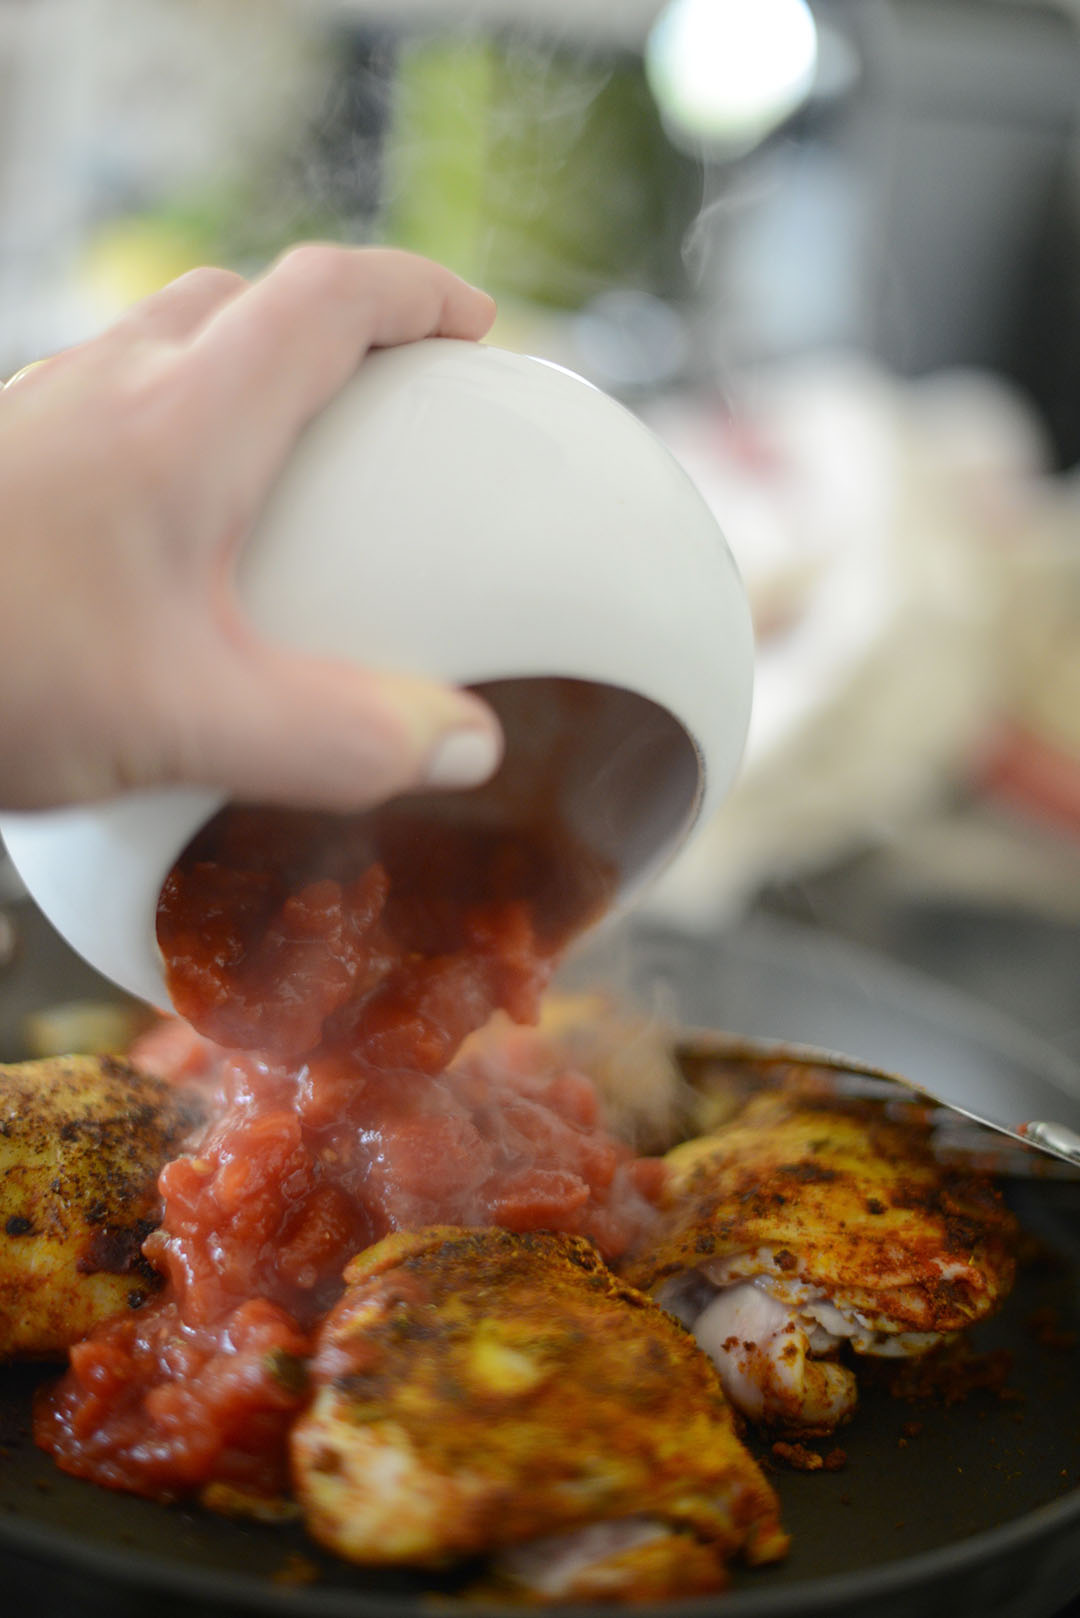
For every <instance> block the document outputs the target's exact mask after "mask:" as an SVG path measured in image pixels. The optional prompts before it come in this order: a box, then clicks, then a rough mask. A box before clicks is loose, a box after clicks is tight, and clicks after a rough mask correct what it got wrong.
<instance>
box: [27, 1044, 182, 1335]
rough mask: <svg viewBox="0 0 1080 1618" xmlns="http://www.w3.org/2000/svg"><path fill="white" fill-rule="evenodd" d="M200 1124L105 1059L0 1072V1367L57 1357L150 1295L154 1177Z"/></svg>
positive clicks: (178, 1096)
mask: <svg viewBox="0 0 1080 1618" xmlns="http://www.w3.org/2000/svg"><path fill="white" fill-rule="evenodd" d="M199 1116H200V1114H199V1108H198V1106H197V1104H196V1103H195V1102H194V1101H193V1100H192V1098H191V1097H190V1095H188V1094H186V1093H185V1092H183V1091H180V1090H177V1089H174V1088H173V1087H172V1086H171V1085H168V1084H165V1083H163V1082H162V1081H161V1080H159V1079H153V1078H149V1077H147V1076H146V1075H145V1074H141V1073H137V1072H136V1071H135V1070H134V1068H131V1067H129V1066H127V1064H126V1063H123V1062H119V1061H116V1060H114V1059H113V1058H111V1057H107V1056H64V1057H51V1058H49V1059H47V1060H44V1061H36V1062H20V1063H16V1064H14V1065H11V1066H0V1359H3V1358H7V1357H11V1356H16V1355H20V1356H27V1357H32V1358H38V1359H46V1358H62V1357H63V1355H64V1352H65V1351H66V1349H67V1348H68V1347H69V1346H70V1345H71V1344H72V1343H74V1342H77V1341H78V1340H79V1339H80V1338H81V1337H85V1336H86V1334H87V1332H88V1331H90V1329H91V1328H92V1327H93V1326H95V1325H96V1324H97V1323H98V1322H99V1321H101V1320H104V1319H106V1318H107V1317H108V1316H109V1315H113V1314H116V1313H117V1312H118V1311H120V1310H122V1309H125V1308H131V1307H138V1305H139V1304H140V1303H141V1302H142V1301H143V1300H144V1299H145V1298H146V1297H147V1295H148V1294H149V1293H151V1292H152V1291H153V1290H154V1289H155V1288H156V1286H157V1285H158V1284H159V1278H158V1276H157V1274H156V1272H155V1271H154V1270H153V1269H152V1268H151V1267H150V1265H148V1264H147V1262H146V1260H145V1259H144V1258H143V1257H142V1255H141V1253H140V1248H141V1245H142V1242H143V1240H144V1239H145V1237H146V1236H147V1235H148V1234H149V1232H150V1231H151V1230H152V1229H153V1227H154V1225H155V1224H156V1223H157V1220H158V1217H159V1203H158V1194H157V1176H158V1172H159V1171H160V1169H161V1168H162V1166H163V1165H164V1164H165V1163H166V1162H167V1161H168V1159H169V1158H170V1157H175V1156H176V1153H177V1151H178V1150H179V1148H180V1144H181V1142H182V1140H183V1138H184V1137H185V1136H186V1135H187V1134H188V1133H189V1132H190V1131H191V1129H192V1128H193V1127H194V1126H195V1124H196V1123H197V1122H198V1121H199Z"/></svg>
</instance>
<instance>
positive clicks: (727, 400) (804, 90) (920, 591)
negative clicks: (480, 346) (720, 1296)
mask: <svg viewBox="0 0 1080 1618" xmlns="http://www.w3.org/2000/svg"><path fill="white" fill-rule="evenodd" d="M1078 30H1080V0H1072V3H1066V0H1060V3H1059V4H1036V3H1030V4H1029V3H1021V0H812V3H808V0H672V3H670V4H662V3H661V0H476V3H472V0H303V3H302V0H295V3H291V4H290V3H288V0H0V376H3V375H7V374H10V373H12V372H14V371H15V370H17V369H18V368H19V367H20V366H21V365H23V364H25V363H27V362H28V361H29V360H32V359H34V358H36V357H38V356H40V355H43V354H46V353H49V352H51V351H53V350H55V349H57V348H59V347H62V346H64V345H66V344H69V343H72V342H75V341H78V340H79V339H80V338H82V337H84V336H86V335H87V334H89V333H91V332H93V331H95V330H96V329H98V328H99V327H100V326H101V325H102V324H103V323H104V322H106V321H108V320H109V319H110V318H111V317H112V316H114V315H115V314H116V313H117V312H118V311H119V310H121V309H122V308H124V307H125V306H126V305H127V304H128V303H130V302H131V301H132V300H133V299H134V298H137V297H139V296H142V295H143V294H145V293H148V292H150V291H152V290H154V289H155V288H156V287H157V286H159V285H161V284H162V283H163V282H165V281H166V280H168V279H170V278H171V277H173V276H174V275H176V274H179V273H180V272H182V271H183V270H185V269H187V268H189V267H191V266H193V265H195V264H199V263H203V262H207V261H212V262H218V263H225V264H230V265H233V266H235V267H236V268H238V269H240V270H242V271H245V272H257V271H258V270H259V269H260V268H261V267H263V266H264V265H265V264H266V263H267V262H268V261H269V260H271V259H272V258H273V257H274V256H275V255H276V254H277V253H278V252H279V251H280V250H281V249H282V248H284V247H285V246H286V245H287V244H289V243H290V242H291V241H293V240H295V239H297V238H300V237H306V236H318V237H322V238H327V239H333V240H341V241H348V242H389V243H395V244H399V245H403V246H406V247H410V248H413V249H416V250H418V251H421V252H424V253H428V254H431V255H432V256H434V257H436V258H439V259H442V260H444V261H445V262H447V263H449V264H450V265H452V266H453V267H454V268H455V269H457V270H459V271H460V272H461V273H463V274H464V275H466V276H467V277H468V278H469V279H470V280H473V281H477V282H479V283H481V284H483V285H485V286H487V287H488V288H489V289H490V290H491V291H493V292H494V293H495V294H496V295H497V297H498V298H499V301H500V316H499V322H498V325H497V328H496V331H495V333H494V340H495V341H497V342H500V343H502V344H504V345H505V346H508V347H512V348H520V349H522V350H525V351H528V352H532V353H538V354H542V355H545V356H547V357H550V358H553V359H556V360H558V361H560V362H562V363H565V364H568V365H570V366H572V367H573V368H574V369H576V370H579V371H581V372H583V373H584V374H586V375H587V376H589V377H590V378H591V379H593V380H594V381H595V382H597V383H599V384H600V385H601V386H602V387H604V388H606V389H607V390H609V391H610V392H612V393H614V394H616V395H617V396H619V397H620V398H622V399H623V400H624V402H625V403H626V404H628V405H629V407H630V408H631V409H633V410H635V411H637V412H639V413H640V414H641V415H642V416H643V417H644V418H645V419H646V420H647V421H649V422H650V423H651V424H652V426H653V427H654V428H655V429H656V430H657V431H658V432H659V433H660V434H661V435H662V436H663V437H664V438H665V439H666V441H667V442H668V444H669V445H670V447H671V449H672V451H673V452H674V453H675V455H676V456H677V457H679V458H680V459H681V460H682V461H683V463H684V464H685V466H686V467H687V469H688V471H689V472H690V474H691V475H692V476H693V477H694V479H695V480H696V481H697V483H698V485H699V486H700V488H701V490H702V491H703V493H704V495H705V497H706V499H707V500H708V501H709V502H710V504H711V505H712V506H713V508H714V510H715V511H716V513H717V516H718V518H719V520H720V522H721V524H722V526H723V528H724V530H725V532H726V533H727V535H728V538H729V540H730V543H731V545H732V548H733V550H734V552H735V555H736V558H737V560H738V562H739V565H740V567H741V569H742V571H743V575H744V577H745V579H746V582H747V585H748V588H749V591H750V594H751V598H752V604H753V610H754V616H755V622H756V626H757V633H758V642H759V662H758V679H757V697H756V705H755V712H754V719H753V725H752V731H751V737H750V743H749V748H748V754H747V760H746V765H745V769H744V771H743V775H742V777H741V780H740V782H739V784H738V786H737V787H736V789H735V791H734V793H733V794H732V796H731V799H730V801H729V802H728V803H727V804H726V805H725V806H724V808H723V809H722V810H721V812H720V814H719V815H718V817H717V819H716V821H715V822H714V823H713V824H712V825H710V826H709V827H708V828H706V830H705V832H704V833H703V835H702V836H701V837H700V838H699V840H698V841H697V843H696V844H695V845H694V847H693V848H692V849H691V850H690V851H688V853H687V854H686V855H685V856H683V857H682V858H681V859H680V860H679V862H678V863H677V864H676V865H675V867H674V868H673V869H672V870H671V871H670V872H669V873H668V874H667V875H666V876H665V877H664V878H663V879H662V881H661V882H660V884H659V885H658V887H657V888H656V890H655V891H654V892H653V894H652V895H651V896H650V898H649V900H648V901H647V912H648V915H649V917H650V918H651V919H652V920H653V921H654V922H658V923H662V924H663V925H664V926H667V927H676V928H678V929H680V930H684V931H687V932H690V933H693V934H695V935H701V936H703V937H708V936H714V935H715V934H716V933H717V932H718V931H720V932H723V931H724V930H725V929H731V928H733V927H738V926H740V925H742V924H743V923H744V922H745V921H746V919H747V918H753V917H755V916H760V915H766V916H771V917H779V918H781V919H782V920H783V921H785V922H788V921H791V922H793V923H798V922H804V923H807V924H811V925H813V926H816V927H823V928H825V929H827V930H828V931H829V932H830V933H834V934H835V933H839V934H841V935H843V936H845V937H847V938H849V939H852V940H855V941H857V942H860V943H863V944H868V945H870V946H872V947H873V948H875V949H877V950H880V951H884V952H885V953H886V954H888V955H889V956H891V957H893V958H894V959H899V960H902V961H906V962H909V963H911V964H914V965H917V966H919V967H921V968H922V969H923V970H926V971H929V972H930V973H932V974H933V975H935V976H937V977H939V978H943V979H946V980H951V981H953V982H955V983H957V984H959V985H961V986H964V987H967V988H969V989H972V990H974V991H975V992H976V993H977V994H978V995H980V996H981V997H982V998H983V999H985V1000H990V1001H993V1002H994V1003H996V1004H997V1005H998V1006H1000V1007H1002V1008H1004V1009H1006V1010H1008V1011H1010V1012H1011V1013H1012V1014H1013V1015H1014V1016H1016V1017H1018V1018H1019V1019H1021V1020H1022V1021H1024V1022H1026V1023H1028V1024H1029V1025H1030V1026H1032V1027H1033V1028H1035V1029H1037V1030H1039V1031H1040V1032H1042V1033H1043V1034H1046V1035H1049V1036H1050V1037H1051V1038H1052V1039H1053V1040H1055V1041H1056V1042H1057V1043H1058V1044H1059V1045H1061V1046H1062V1047H1063V1048H1064V1049H1065V1050H1066V1051H1068V1052H1071V1053H1072V1054H1074V1055H1078V1056H1080V1016H1078V1013H1077V1009H1076V1008H1077V996H1076V990H1075V984H1076V965H1077V952H1076V947H1075V944H1076V924H1077V922H1078V920H1080V471H1078V470H1077V469H1078V466H1080V382H1078V367H1080V140H1078V112H1080V32H1078ZM569 587H570V585H569V583H568V588H569ZM7 882H8V893H9V895H11V894H13V893H14V880H13V877H12V875H11V873H10V870H9V872H8V876H7ZM5 936H7V935H5V934H4V932H3V929H2V928H0V954H2V952H3V950H4V949H5V948H8V949H9V950H13V949H14V948H15V947H16V940H15V936H14V932H11V935H10V939H9V942H8V943H7V944H6V945H5V944H4V938H5Z"/></svg>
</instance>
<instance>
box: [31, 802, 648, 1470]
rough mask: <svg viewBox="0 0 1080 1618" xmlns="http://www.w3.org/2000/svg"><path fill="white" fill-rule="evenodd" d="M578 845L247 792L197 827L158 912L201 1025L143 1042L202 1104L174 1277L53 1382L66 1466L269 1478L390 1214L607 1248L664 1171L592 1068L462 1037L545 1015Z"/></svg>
mask: <svg viewBox="0 0 1080 1618" xmlns="http://www.w3.org/2000/svg"><path fill="white" fill-rule="evenodd" d="M418 849H419V850H420V851H421V855H422V857H418ZM565 855H566V849H565V847H563V848H561V849H559V848H556V849H555V850H552V849H551V848H547V847H544V846H542V845H539V844H538V845H536V846H529V845H527V844H523V843H521V842H515V843H513V844H511V843H508V842H507V840H506V839H505V837H496V836H494V835H493V834H490V833H487V834H482V833H477V832H475V831H464V830H462V829H461V828H444V829H443V830H442V831H441V832H440V833H439V834H438V837H437V838H435V839H432V838H431V837H430V836H429V837H428V838H427V839H426V840H424V841H422V842H420V843H418V841H417V837H416V829H415V828H413V829H412V832H411V834H410V835H407V836H403V835H402V834H401V832H400V829H398V830H397V831H396V832H395V833H394V834H390V833H389V832H388V833H387V834H386V835H384V836H382V837H381V838H380V837H379V836H378V835H377V834H376V835H375V836H374V840H373V837H372V835H371V834H370V833H365V837H364V840H363V841H362V842H361V841H359V840H358V838H357V836H356V833H355V831H354V830H353V829H352V826H351V824H350V823H349V822H346V821H341V820H337V819H335V818H334V817H327V816H319V815H296V814H288V813H284V812H281V813H278V812H267V811H263V812H255V811H244V810H236V809H234V810H229V811H226V812H224V813H223V814H222V815H221V816H219V817H218V819H217V821H215V822H213V823H211V826H210V827H209V828H208V829H207V831H206V832H204V833H203V834H202V835H201V837H200V838H199V840H198V841H197V842H196V843H195V844H193V845H192V847H191V849H189V850H188V852H187V854H186V855H185V857H184V859H183V860H182V861H181V862H180V864H179V865H178V866H177V868H176V869H175V870H174V871H173V873H172V874H171V876H170V878H169V881H168V883H167V884H166V887H165V889H164V890H163V894H162V900H161V904H160V907H159V918H158V937H159V941H160V943H161V946H162V951H163V954H164V957H165V960H166V964H167V969H168V974H169V983H170V988H171V990H172V994H173V998H174V1002H175V1004H176V1007H177V1009H178V1011H179V1012H180V1013H181V1015H182V1016H183V1017H185V1018H186V1019H187V1023H186V1024H185V1023H184V1022H168V1023H163V1024H162V1025H161V1026H160V1028H159V1029H157V1030H155V1031H153V1032H152V1033H151V1034H149V1035H147V1036H146V1037H145V1038H144V1040H143V1041H142V1042H141V1044H140V1046H139V1047H137V1048H136V1050H135V1052H134V1053H133V1059H134V1060H136V1061H137V1063H138V1064H139V1065H141V1066H143V1067H145V1068H146V1069H147V1070H149V1071H152V1072H155V1073H157V1074H158V1075H160V1076H162V1077H167V1078H171V1079H173V1080H174V1081H176V1082H178V1083H196V1084H199V1085H201V1086H202V1087H203V1088H204V1089H205V1090H206V1091H208V1093H209V1094H210V1096H211V1098H212V1105H211V1109H210V1111H211V1116H212V1118H213V1120H214V1121H213V1122H212V1124H211V1125H210V1126H209V1128H208V1129H207V1130H206V1131H205V1133H204V1134H203V1136H202V1137H201V1138H200V1139H199V1140H198V1141H196V1142H193V1143H191V1147H190V1149H189V1151H188V1153H187V1154H186V1155H184V1156H181V1157H179V1158H177V1159H175V1160H174V1161H173V1162H171V1163H169V1164H168V1165H166V1167H165V1168H164V1169H163V1171H162V1173H161V1176H160V1180H159V1189H160V1192H161V1198H162V1204H163V1216H162V1221H161V1225H160V1227H159V1229H158V1230H156V1231H155V1232H154V1233H153V1235H151V1236H150V1237H149V1238H148V1240H147V1242H146V1244H145V1247H144V1252H145V1254H146V1256H147V1257H148V1258H149V1259H150V1260H151V1261H152V1262H153V1264H154V1265H155V1266H156V1267H157V1269H158V1270H159V1271H160V1272H161V1273H162V1275H163V1276H164V1278H165V1285H164V1288H163V1290H162V1292H161V1293H160V1295H159V1296H158V1297H156V1298H155V1299H153V1300H152V1301H151V1302H149V1303H147V1304H145V1305H144V1306H143V1307H141V1308H139V1309H137V1310H133V1311H132V1312H130V1313H128V1314H125V1315H122V1316H118V1317H116V1318H114V1319H113V1320H111V1321H108V1322H106V1323H105V1324H104V1325H103V1326H102V1327H100V1328H99V1329H98V1330H97V1331H95V1332H94V1333H92V1334H91V1336H90V1337H88V1338H87V1339H86V1340H85V1341H83V1342H81V1343H79V1344H78V1345H77V1346H76V1347H75V1348H74V1349H73V1350H72V1352H71V1356H70V1366H69V1369H68V1371H67V1373H66V1374H65V1376H64V1377H63V1378H62V1379H61V1380H60V1382H59V1383H58V1384H57V1386H56V1387H55V1388H54V1389H53V1390H51V1391H50V1392H49V1393H48V1394H47V1395H46V1396H45V1397H43V1398H42V1399H41V1400H40V1401H39V1404H38V1408H37V1412H36V1421H35V1433H36V1437H37V1440H38V1442H39V1443H40V1444H41V1445H42V1446H43V1447H44V1448H46V1449H48V1450H50V1451H51V1452H52V1454H53V1455H54V1456H55V1458H56V1460H57V1462H58V1463H59V1465H60V1466H62V1467H63V1468H64V1469H65V1470H66V1471H70V1472H73V1473H76V1474H78V1475H80V1476H84V1477H89V1478H92V1479H94V1480H95V1481H97V1482H98V1483H102V1484H106V1485H108V1486H111V1487H114V1488H121V1489H128V1490H133V1491H135V1492H137V1493H140V1494H145V1495H149V1496H152V1497H154V1498H158V1499H171V1498H176V1497H178V1496H181V1495H184V1494H186V1493H189V1492H191V1491H194V1490H198V1489H200V1488H203V1487H204V1486H206V1485H207V1484H214V1485H223V1486H225V1487H227V1488H231V1489H234V1490H240V1491H243V1492H244V1493H245V1494H248V1495H251V1494H254V1495H263V1496H274V1495H277V1494H280V1493H282V1492H284V1491H285V1490H286V1489H287V1486H288V1476H287V1472H288V1469H287V1439H288V1432H289V1428H290V1427H291V1425H292V1422H293V1421H294V1420H295V1417H296V1415H297V1413H298V1411H299V1410H300V1409H301V1408H302V1407H303V1404H304V1402H305V1375H304V1364H305V1360H306V1358H307V1356H308V1355H309V1353H310V1352H311V1346H312V1336H313V1333H314V1331H315V1329H316V1327H317V1326H318V1324H319V1322H320V1320H321V1319H322V1318H323V1316H324V1315H325V1313H326V1312H327V1310H328V1309H329V1308H330V1307H331V1306H332V1304H333V1303H334V1302H335V1301H336V1299H337V1298H338V1297H339V1296H340V1293H341V1290H342V1281H341V1274H342V1270H343V1268H344V1265H345V1264H346V1262H347V1261H348V1259H349V1258H351V1257H352V1255H353V1254H354V1253H356V1252H357V1251H359V1250H360V1249H362V1248H364V1247H366V1246H368V1245H369V1244H370V1243H372V1242H373V1241H377V1240H378V1239H379V1238H380V1237H381V1236H383V1235H385V1234H386V1233H387V1232H388V1231H390V1230H396V1229H407V1228H417V1227H419V1226H423V1225H430V1224H456V1225H474V1226H475V1225H489V1224H498V1225H501V1226H504V1227H505V1228H508V1229H511V1230H518V1231H525V1230H535V1229H540V1228H543V1229H549V1230H551V1229H554V1230H564V1231H572V1232H577V1233H580V1234H583V1235H585V1236H588V1237H590V1238H591V1239H592V1240H593V1241H594V1242H595V1243H596V1244H597V1246H598V1247H599V1248H600V1250H601V1252H603V1253H604V1254H605V1255H606V1256H607V1257H613V1256H615V1255H617V1254H618V1253H620V1252H621V1251H623V1250H624V1249H625V1248H626V1246H627V1245H628V1244H629V1242H630V1241H631V1239H632V1238H633V1237H634V1236H635V1235H636V1234H637V1233H638V1232H639V1231H640V1230H641V1229H642V1227H643V1225H644V1223H645V1222H646V1221H647V1220H648V1218H649V1217H650V1214H651V1206H652V1200H653V1199H654V1198H655V1196H656V1195H657V1193H658V1191H659V1178H658V1176H659V1175H660V1174H661V1173H662V1170H661V1169H660V1166H659V1165H658V1164H657V1163H655V1162H653V1161H651V1160H648V1159H638V1158H636V1157H635V1156H634V1154H633V1153H632V1152H631V1150H630V1149H629V1148H628V1147H627V1146H625V1145H623V1144H622V1143H620V1142H618V1141H616V1140H614V1139H613V1138H611V1137H610V1136H609V1135H608V1134H607V1132H606V1130H605V1129H604V1127H603V1123H602V1120H601V1118H600V1115H599V1108H598V1103H597V1097H596V1092H595V1090H594V1089H593V1086H592V1085H591V1083H590V1081H589V1080H588V1079H587V1078H585V1077H584V1076H582V1075H580V1074H577V1073H574V1072H571V1071H567V1069H566V1068H565V1065H560V1064H559V1063H558V1062H557V1061H555V1060H553V1059H551V1058H550V1057H544V1056H542V1055H541V1056H539V1057H538V1055H537V1052H538V1051H541V1050H542V1047H541V1045H540V1043H539V1042H534V1043H533V1044H532V1045H529V1046H527V1047H526V1046H525V1045H523V1044H522V1043H521V1042H520V1041H519V1042H517V1044H516V1045H515V1044H514V1042H512V1041H509V1040H505V1039H500V1038H499V1037H498V1034H497V1032H496V1033H495V1034H494V1035H493V1034H491V1033H490V1032H489V1033H488V1034H485V1035H484V1036H481V1038H480V1039H479V1040H476V1041H473V1042H471V1043H470V1044H469V1045H467V1046H466V1048H465V1051H464V1052H462V1053H461V1054H460V1055H458V1054H457V1053H458V1052H459V1048H460V1047H461V1046H462V1043H463V1041H465V1040H466V1038H467V1036H468V1035H470V1034H472V1033H473V1032H474V1030H478V1029H480V1028H482V1027H484V1025H485V1024H489V1020H490V1019H491V1018H492V1014H493V1013H495V1012H498V1011H502V1012H505V1013H507V1014H508V1015H509V1016H510V1017H512V1018H513V1019H514V1020H515V1021H517V1022H529V1021H533V1020H535V1016H536V1011H537V1007H538V1002H539V997H540V994H541V992H542V990H543V988H544V986H545V985H546V983H547V981H548V977H549V975H550V972H551V970H552V966H553V964H554V961H555V959H556V957H557V955H558V952H559V949H560V947H561V945H562V944H563V942H564V941H565V939H564V936H563V935H562V934H561V933H560V928H559V925H558V924H557V923H556V922H555V921H554V920H553V919H552V917H551V915H550V914H546V913H545V893H546V892H547V890H548V887H549V885H550V871H551V862H552V859H553V858H555V857H558V858H561V859H565ZM598 893H599V889H598ZM196 1030H199V1032H196ZM526 1048H527V1049H528V1050H529V1051H530V1053H531V1054H530V1057H529V1059H528V1060H522V1058H521V1054H520V1053H521V1051H522V1050H524V1049H526ZM515 1053H516V1054H515ZM455 1058H456V1059H455Z"/></svg>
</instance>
